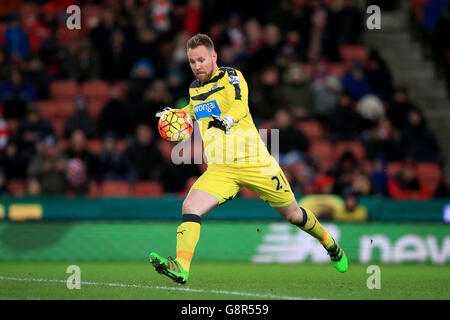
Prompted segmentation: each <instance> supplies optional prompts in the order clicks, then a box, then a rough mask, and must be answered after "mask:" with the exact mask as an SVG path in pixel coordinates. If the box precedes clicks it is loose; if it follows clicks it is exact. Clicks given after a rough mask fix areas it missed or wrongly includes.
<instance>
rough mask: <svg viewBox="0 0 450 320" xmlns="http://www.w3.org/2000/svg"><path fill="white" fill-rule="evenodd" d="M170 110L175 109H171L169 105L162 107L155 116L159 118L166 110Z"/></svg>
mask: <svg viewBox="0 0 450 320" xmlns="http://www.w3.org/2000/svg"><path fill="white" fill-rule="evenodd" d="M171 110H175V109H172V108H171V107H165V108H164V109H162V110H161V111H158V112H157V113H156V114H155V117H157V118H161V117H162V116H163V115H164V114H165V113H166V112H168V111H171Z"/></svg>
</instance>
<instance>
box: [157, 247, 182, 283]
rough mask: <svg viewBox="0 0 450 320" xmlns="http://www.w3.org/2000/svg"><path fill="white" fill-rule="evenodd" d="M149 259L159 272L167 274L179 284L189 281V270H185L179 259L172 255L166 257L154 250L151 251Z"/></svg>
mask: <svg viewBox="0 0 450 320" xmlns="http://www.w3.org/2000/svg"><path fill="white" fill-rule="evenodd" d="M149 259H150V263H151V264H152V265H153V267H155V270H156V272H158V273H159V274H162V275H165V276H167V277H169V278H170V279H172V280H173V281H174V282H176V283H179V284H185V283H186V282H187V281H188V278H189V272H187V271H185V270H184V269H183V267H182V266H181V265H180V264H179V263H178V261H176V260H175V259H173V258H172V257H168V258H167V259H166V258H163V257H161V256H160V255H159V254H157V253H155V252H152V253H150V257H149Z"/></svg>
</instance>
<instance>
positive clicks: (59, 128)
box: [52, 118, 66, 139]
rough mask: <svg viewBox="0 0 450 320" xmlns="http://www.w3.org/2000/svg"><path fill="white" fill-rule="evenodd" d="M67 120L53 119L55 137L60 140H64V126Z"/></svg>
mask: <svg viewBox="0 0 450 320" xmlns="http://www.w3.org/2000/svg"><path fill="white" fill-rule="evenodd" d="M65 122H66V120H65V119H58V118H53V119H52V126H53V129H54V130H55V135H56V137H57V138H58V139H62V138H63V137H64V126H65V124H66V123H65Z"/></svg>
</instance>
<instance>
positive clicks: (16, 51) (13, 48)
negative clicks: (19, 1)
mask: <svg viewBox="0 0 450 320" xmlns="http://www.w3.org/2000/svg"><path fill="white" fill-rule="evenodd" d="M4 37H5V48H6V53H7V54H8V55H10V56H15V57H18V58H19V59H23V60H24V59H26V58H28V55H29V54H30V41H29V38H28V34H27V33H26V32H25V31H24V30H23V29H22V27H21V26H20V19H19V15H18V14H17V13H13V14H11V15H10V16H9V17H8V27H7V28H6V30H5V35H4Z"/></svg>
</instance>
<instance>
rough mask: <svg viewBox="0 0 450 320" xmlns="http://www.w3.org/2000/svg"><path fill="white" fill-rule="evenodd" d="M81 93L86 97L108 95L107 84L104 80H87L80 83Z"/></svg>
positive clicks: (103, 97)
mask: <svg viewBox="0 0 450 320" xmlns="http://www.w3.org/2000/svg"><path fill="white" fill-rule="evenodd" d="M81 93H82V94H83V95H85V96H86V97H87V98H88V99H91V98H100V99H107V98H108V97H109V84H108V83H107V82H106V81H88V82H85V83H83V84H82V85H81Z"/></svg>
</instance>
